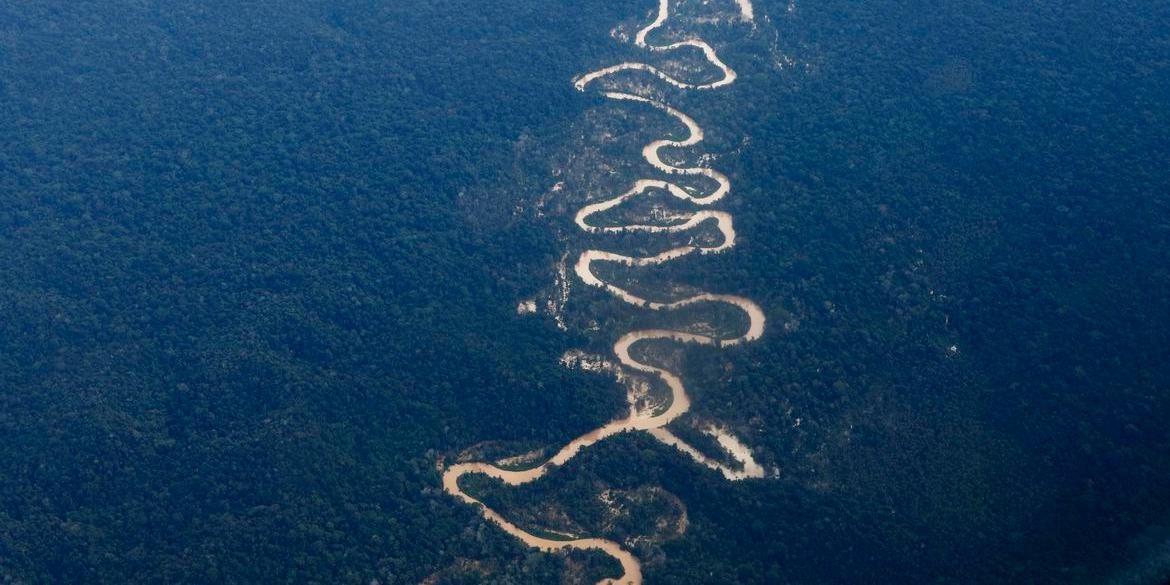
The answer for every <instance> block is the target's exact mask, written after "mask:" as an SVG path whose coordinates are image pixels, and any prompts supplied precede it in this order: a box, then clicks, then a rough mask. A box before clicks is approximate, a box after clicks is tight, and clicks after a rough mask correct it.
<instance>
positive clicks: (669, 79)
mask: <svg viewBox="0 0 1170 585" xmlns="http://www.w3.org/2000/svg"><path fill="white" fill-rule="evenodd" d="M736 5H737V6H738V8H739V12H740V15H739V16H740V18H741V19H743V20H745V21H750V20H752V17H753V11H752V5H751V2H750V0H736ZM669 18H670V0H659V2H658V14H657V17H656V18H655V19H654V21H653V22H651V23H650V24H649V25H646V26H645V27H643V28H642V29H640V30H639V31H638V33H637V35H636V37H635V40H634V42H635V44H636V45H637V46H638V47H639V48H642V49H645V50H648V51H651V52H659V53H662V52H670V51H675V50H678V49H682V48H685V47H690V48H693V49H698V50H699V51H701V52H702V54H703V56H704V57H705V59H706V60H707V61H708V62H709V63H710V64H712V65H714V66H715V67H716V68H717V69H719V70H720V71H721V72H722V75H721V77H719V79H717V80H715V81H711V82H707V83H689V82H686V81H683V80H680V79H678V78H676V77H674V76H672V75H671V74H669V73H667V72H665V71H663V70H661V69H659V68H657V67H655V66H653V65H649V64H646V63H632V62H627V63H619V64H617V65H613V66H610V67H605V68H603V69H598V70H597V71H593V72H590V73H587V74H585V75H582V76H580V77H578V78H577V79H575V80H574V81H573V84H574V86H575V87H576V88H577V89H578V90H580V91H588V90H589V89H590V87H591V86H592V85H594V84H595V82H597V81H599V80H602V79H604V78H606V77H609V76H611V75H614V74H616V73H620V72H624V71H642V72H647V73H649V74H651V75H653V76H654V77H656V78H658V79H659V80H661V81H663V82H665V83H667V84H669V85H671V86H673V87H675V88H678V89H682V90H713V89H718V88H720V87H724V86H727V85H730V84H732V83H734V82H735V80H736V74H735V71H733V70H732V69H731V67H728V66H727V64H726V63H724V62H723V61H722V60H720V59H719V56H718V55H717V54H716V52H715V49H714V48H713V47H711V46H710V45H709V44H707V43H706V42H705V41H702V40H699V39H688V40H683V41H678V42H674V43H670V44H665V45H654V44H651V43H650V42H649V41H648V40H647V37H648V36H649V35H650V34H651V33H653V32H654V31H655V30H656V29H658V28H660V27H662V25H663V24H664V23H665V22H666V21H667V19H669ZM601 95H603V96H605V97H606V98H608V99H611V100H615V101H619V102H631V103H634V104H640V105H644V106H648V107H651V108H654V109H656V110H658V111H660V112H662V113H664V114H666V115H668V116H670V117H672V118H674V119H675V120H677V121H678V122H679V123H681V124H682V125H683V126H684V127H685V128H686V130H687V137H686V138H684V139H682V140H669V139H660V140H655V141H653V142H651V143H649V144H647V145H646V146H645V147H644V148H643V149H642V156H643V157H644V158H645V159H646V161H648V162H649V163H650V164H651V165H652V166H653V167H654V168H655V169H657V170H659V171H661V172H662V173H664V174H666V175H668V176H683V177H706V178H707V179H710V180H711V181H712V182H713V183H714V185H715V187H714V189H713V190H711V191H710V192H703V193H700V192H695V191H693V190H691V189H687V188H684V187H682V186H679V185H677V184H675V183H673V182H670V181H668V180H662V179H640V180H637V181H635V182H634V184H633V186H632V187H631V188H630V189H629V190H627V191H626V192H624V193H622V194H620V195H618V196H616V197H613V198H610V199H606V200H603V201H599V202H596V203H591V204H589V205H586V206H585V207H583V208H582V209H581V210H580V211H578V212H577V214H576V217H575V222H576V224H577V226H578V227H579V228H580V229H581V230H582V231H584V232H587V233H598V234H602V233H629V232H645V233H677V232H685V231H687V230H692V229H695V228H697V227H699V226H700V225H705V224H709V223H712V222H713V223H714V225H715V227H716V228H717V229H718V230H719V233H720V234H721V239H720V241H719V243H718V244H713V245H698V244H690V245H686V246H679V247H675V248H671V249H668V250H666V251H664V252H661V253H659V254H656V255H653V256H644V257H639V256H627V255H623V254H619V253H615V252H608V251H604V250H595V249H590V250H585V251H583V252H582V253H581V254H580V256H579V257H578V259H577V261H576V263H575V265H574V272H575V274H576V276H577V278H579V279H580V280H581V282H582V283H584V284H585V285H588V286H592V287H596V288H599V289H602V290H604V291H606V292H608V293H609V294H612V295H613V296H615V297H617V298H618V299H621V300H622V301H624V302H626V303H629V304H631V305H635V306H638V307H642V308H645V309H648V310H653V311H671V310H676V309H681V308H683V307H687V306H690V305H697V304H701V303H721V304H725V305H730V306H732V307H735V308H737V309H738V310H740V311H742V312H743V313H744V314H745V315H746V316H747V319H748V325H747V328H746V330H745V331H743V332H741V333H739V334H738V335H736V336H734V337H714V336H710V335H704V334H700V333H694V332H688V331H679V330H670V329H644V330H637V331H631V332H629V333H626V334H624V335H622V336H621V337H620V338H619V339H618V341H617V342H616V343H615V344H614V346H613V356H614V357H615V358H616V359H617V364H611V363H610V362H608V361H607V362H605V365H606V367H605V368H603V369H606V370H609V371H611V372H612V373H613V374H614V375H616V376H617V377H618V378H619V379H622V378H624V376H625V375H626V374H627V373H638V374H641V375H644V376H648V377H653V378H657V379H658V380H660V381H661V382H662V383H663V384H665V386H666V387H667V388H668V389H669V391H670V400H669V406H668V407H667V408H665V409H650V410H639V409H637V408H635V407H634V406H633V405H631V407H630V411H629V414H628V415H627V416H625V417H624V418H620V419H617V420H613V421H610V422H609V423H607V424H605V425H603V426H601V427H599V428H597V429H594V430H593V431H590V432H589V433H586V434H584V435H582V436H580V437H577V438H576V439H574V440H572V441H570V442H569V443H568V444H566V445H565V446H563V447H561V449H560V450H559V451H557V452H556V453H555V454H554V455H553V456H552V457H550V458H549V459H548V460H547V461H545V462H544V463H543V464H541V465H539V466H537V467H534V468H531V469H527V470H524V471H509V470H505V469H501V468H500V467H497V466H496V465H493V464H491V463H457V464H453V465H451V466H449V467H447V468H446V469H445V470H444V473H443V489H444V490H445V491H446V492H447V493H449V494H451V495H452V496H454V497H456V498H458V499H459V500H461V501H463V502H465V503H467V504H470V505H473V506H477V507H478V508H479V509H480V511H481V513H482V514H483V515H484V517H485V518H486V519H488V520H489V521H491V522H492V523H494V524H496V525H498V526H499V527H500V528H502V529H503V530H504V531H505V532H507V533H508V534H510V535H512V536H514V537H516V538H518V539H519V540H521V541H522V542H524V543H525V544H527V545H529V546H531V547H535V548H538V549H540V550H543V551H548V552H552V551H556V550H561V549H580V550H596V551H600V552H602V553H604V554H607V555H609V556H611V557H613V558H615V559H617V560H618V562H620V563H621V566H622V572H623V574H622V575H621V576H620V577H618V578H616V579H606V580H604V581H602V582H601V583H602V584H603V585H604V584H612V585H617V584H622V585H627V584H628V585H640V584H641V583H642V582H643V579H642V567H641V564H640V563H639V562H638V559H637V558H636V557H635V556H634V555H633V554H632V553H630V551H628V550H626V549H625V548H624V547H623V546H622V545H620V544H618V543H616V542H613V541H610V540H605V539H601V538H571V537H566V539H563V540H562V539H550V538H545V537H542V536H537V535H535V534H532V533H530V532H528V531H526V530H524V529H523V528H520V527H519V526H517V525H515V524H513V523H512V522H510V521H509V520H508V519H506V518H504V517H503V516H502V515H500V514H499V513H498V512H496V511H495V510H492V509H491V508H488V507H487V506H486V505H484V504H483V503H482V502H480V501H479V500H477V499H475V498H474V497H472V496H471V495H469V494H467V493H466V492H464V491H463V489H462V488H461V487H460V485H459V480H460V478H462V477H463V476H466V475H468V474H483V475H486V476H489V477H493V478H496V479H499V480H500V481H503V482H504V483H505V484H508V485H512V486H517V485H522V484H525V483H529V482H532V481H536V480H538V479H539V478H541V477H543V476H544V475H545V474H546V473H548V472H550V471H551V470H552V469H553V468H554V467H558V466H561V465H564V464H565V463H566V462H568V461H569V460H570V459H572V458H573V457H574V456H576V455H577V453H579V452H580V451H581V450H582V449H584V448H586V447H588V446H590V445H592V444H594V443H597V442H598V441H601V440H604V439H606V438H608V437H612V436H614V435H617V434H619V433H626V432H632V431H644V432H646V433H648V434H649V435H650V436H652V437H654V438H655V439H657V440H659V441H661V442H662V443H664V444H666V445H669V446H671V447H674V448H675V449H677V450H679V451H680V452H682V453H684V454H686V455H687V456H689V457H691V458H692V459H694V460H695V461H696V462H698V463H699V464H701V465H704V466H707V467H709V468H711V469H714V470H716V471H719V472H720V473H722V474H723V476H724V477H725V478H727V479H728V480H733V481H734V480H742V479H748V478H761V477H764V476H765V474H766V473H765V470H764V469H763V468H762V467H761V466H760V465H758V464H757V463H756V462H755V461H754V459H753V458H752V454H751V451H750V449H748V448H747V447H746V446H744V445H743V443H742V442H740V441H739V439H737V438H736V437H735V436H733V435H732V434H730V433H729V432H727V431H726V430H724V429H721V428H719V427H715V426H708V427H706V428H704V429H702V430H703V432H705V433H707V434H708V435H710V436H711V437H713V438H714V439H715V440H716V443H717V444H718V445H719V446H720V447H721V448H722V449H724V450H725V451H726V452H727V454H728V455H729V456H730V457H731V459H733V460H735V461H736V462H737V463H738V464H739V465H738V467H730V466H727V465H724V464H723V463H720V462H719V461H716V460H714V459H711V458H709V457H707V456H706V455H704V454H703V453H701V452H700V451H699V450H698V449H696V448H694V447H693V446H691V445H689V444H687V443H686V442H685V441H683V440H682V439H681V438H679V437H678V436H676V435H675V434H673V433H672V432H670V430H668V429H667V425H669V424H670V423H671V422H673V421H675V420H677V419H678V418H679V417H681V416H682V415H684V414H686V413H687V412H688V411H689V410H690V408H691V401H690V397H689V396H688V395H687V390H686V386H685V385H684V384H683V380H682V379H681V378H680V377H679V375H677V374H675V373H673V372H670V371H668V370H666V369H664V368H660V367H657V366H654V365H651V364H648V363H646V362H643V361H639V359H638V358H637V357H635V356H634V355H633V353H632V349H633V347H634V346H635V345H638V344H640V343H643V342H648V341H655V340H666V341H672V342H675V343H680V344H694V345H706V346H714V347H729V346H734V345H739V344H743V343H747V342H751V341H754V340H756V339H759V338H760V336H762V335H763V333H764V323H765V317H764V312H763V311H762V310H761V309H760V307H759V306H757V305H756V304H755V303H754V302H752V301H751V300H749V299H746V298H743V297H739V296H734V295H726V294H715V293H701V294H696V295H692V296H689V297H685V298H682V299H678V300H672V301H663V300H653V299H647V298H643V297H641V296H638V295H637V294H635V293H633V292H631V291H629V290H626V289H623V288H621V287H619V286H617V285H615V284H612V283H610V282H606V281H605V280H604V279H602V278H601V277H598V276H597V275H596V274H595V273H594V271H593V267H594V265H595V264H596V263H604V262H609V263H617V264H622V265H626V266H633V267H644V266H654V265H658V264H663V263H665V262H669V261H671V260H674V259H677V258H681V257H683V256H688V255H692V254H718V253H721V252H724V251H726V250H729V249H731V248H732V247H734V246H735V240H736V233H735V228H734V224H733V221H732V216H731V214H729V213H727V212H724V211H718V210H710V209H698V210H696V211H693V212H690V213H686V214H683V215H681V216H677V217H676V219H682V220H683V221H681V222H677V223H671V224H668V225H658V224H649V223H648V224H634V225H621V226H597V225H594V224H592V223H590V219H591V218H592V217H593V216H594V215H596V214H598V213H601V212H604V211H606V210H609V209H612V208H614V207H617V206H619V205H621V204H622V203H624V202H626V201H629V200H631V199H633V198H636V197H638V196H641V195H645V194H647V193H650V192H655V191H660V192H662V191H664V192H666V193H669V194H670V195H671V196H673V197H675V198H677V199H679V200H682V201H685V202H688V203H690V204H692V205H694V206H698V207H701V208H702V207H706V206H708V205H711V204H713V203H716V202H718V201H720V200H722V199H723V198H724V197H726V196H727V195H728V194H729V193H730V192H731V182H730V181H729V180H728V178H727V176H726V175H724V174H722V173H720V172H718V171H716V170H714V169H710V168H707V167H702V166H695V167H678V166H674V165H671V164H669V163H666V162H664V161H663V160H662V158H661V157H660V156H659V152H660V151H661V150H662V149H664V148H685V147H689V146H694V145H696V144H699V143H700V142H702V140H703V129H702V128H701V127H700V126H699V125H698V123H696V122H695V120H694V119H692V118H691V117H689V116H687V115H686V114H684V113H682V112H680V111H679V110H677V109H675V108H673V107H671V106H669V105H667V104H665V103H663V102H660V101H656V100H653V99H650V98H646V97H642V96H639V95H635V94H632V93H625V92H621V91H602V92H601Z"/></svg>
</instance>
